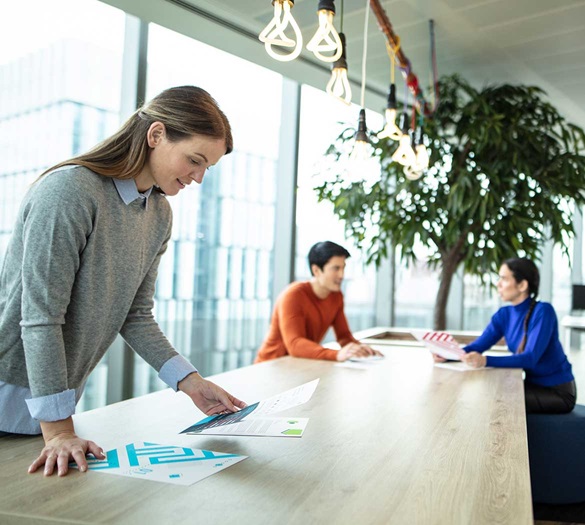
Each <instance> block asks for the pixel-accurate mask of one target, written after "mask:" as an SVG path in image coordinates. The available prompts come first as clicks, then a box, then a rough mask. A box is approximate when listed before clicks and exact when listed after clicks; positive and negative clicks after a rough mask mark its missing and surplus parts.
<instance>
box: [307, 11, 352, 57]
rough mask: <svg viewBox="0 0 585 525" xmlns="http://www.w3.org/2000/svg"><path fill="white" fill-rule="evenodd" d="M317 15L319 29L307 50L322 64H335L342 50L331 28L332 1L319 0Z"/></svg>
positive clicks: (333, 14)
mask: <svg viewBox="0 0 585 525" xmlns="http://www.w3.org/2000/svg"><path fill="white" fill-rule="evenodd" d="M317 15H318V17H319V27H318V28H317V31H316V32H315V35H314V36H313V38H311V40H310V41H309V43H308V44H307V49H308V50H309V51H311V52H312V53H313V54H314V55H315V57H317V58H318V59H319V60H321V61H322V62H335V61H336V60H338V59H339V57H340V56H341V53H342V51H343V49H342V43H341V39H340V38H339V34H338V33H337V31H336V30H335V27H333V17H334V16H335V5H334V3H333V0H319V6H318V7H317ZM324 52H325V53H331V52H333V54H332V55H324V54H323V53H324Z"/></svg>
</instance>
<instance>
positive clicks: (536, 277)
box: [503, 257, 540, 354]
mask: <svg viewBox="0 0 585 525" xmlns="http://www.w3.org/2000/svg"><path fill="white" fill-rule="evenodd" d="M503 264H505V265H506V266H507V267H508V268H509V269H510V271H511V272H512V275H513V276H514V280H515V281H516V282H517V283H521V282H522V281H524V280H525V281H526V282H527V283H528V296H529V297H531V298H532V301H531V303H530V308H529V309H528V312H527V313H526V316H525V317H524V323H523V325H524V336H523V337H522V341H520V344H519V345H518V349H517V350H516V353H517V354H521V353H522V352H524V348H525V347H526V339H527V338H528V323H529V322H530V318H531V317H532V312H533V311H534V308H535V306H536V304H537V303H538V301H537V300H536V297H537V296H538V289H539V287H540V274H539V273H538V268H537V267H536V264H534V263H533V262H532V261H531V260H530V259H527V258H526V257H523V258H514V259H507V260H505V261H504V263H503Z"/></svg>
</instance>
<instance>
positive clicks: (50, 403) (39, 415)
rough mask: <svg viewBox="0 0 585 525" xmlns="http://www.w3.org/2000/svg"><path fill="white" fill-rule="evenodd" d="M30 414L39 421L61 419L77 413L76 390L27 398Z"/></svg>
mask: <svg viewBox="0 0 585 525" xmlns="http://www.w3.org/2000/svg"><path fill="white" fill-rule="evenodd" d="M25 401H26V404H27V405H28V411H29V412H30V415H31V416H32V417H33V418H34V419H37V420H39V421H61V420H62V419H67V418H68V417H70V416H72V415H73V414H75V390H73V389H69V390H64V391H63V392H59V393H58V394H51V395H49V396H42V397H33V398H32V399H26V400H25Z"/></svg>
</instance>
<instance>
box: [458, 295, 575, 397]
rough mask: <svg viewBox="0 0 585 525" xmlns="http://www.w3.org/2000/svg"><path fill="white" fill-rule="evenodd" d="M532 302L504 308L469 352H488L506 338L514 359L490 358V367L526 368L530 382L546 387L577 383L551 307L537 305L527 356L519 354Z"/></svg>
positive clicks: (488, 362) (547, 304) (530, 324)
mask: <svg viewBox="0 0 585 525" xmlns="http://www.w3.org/2000/svg"><path fill="white" fill-rule="evenodd" d="M531 301H532V299H531V298H528V299H526V300H525V301H524V302H522V303H520V304H518V305H516V306H504V307H503V308H500V309H499V310H498V311H497V312H496V313H495V314H494V315H493V317H492V320H491V322H490V324H489V325H488V326H487V328H486V329H485V330H484V332H483V334H481V335H480V336H479V337H478V338H477V339H476V340H475V341H474V342H473V343H471V344H469V345H467V346H466V347H465V348H464V350H465V351H466V352H480V353H481V352H485V351H486V350H488V349H489V348H491V347H492V346H493V345H494V344H496V343H497V342H498V341H499V340H500V339H501V338H502V337H505V338H506V344H507V345H508V348H509V349H510V350H511V351H512V352H514V355H511V356H502V357H492V356H487V362H486V366H494V367H502V368H523V369H524V370H525V371H526V380H527V381H529V382H530V383H535V384H537V385H542V386H556V385H560V384H562V383H568V382H569V381H572V380H573V379H574V377H573V373H572V372H571V363H569V361H568V359H567V356H566V355H565V352H564V351H563V347H562V346H561V342H560V341H559V328H558V324H557V316H556V314H555V311H554V308H553V307H552V305H551V304H549V303H541V302H539V303H537V304H536V306H535V307H534V310H533V312H532V316H531V317H530V322H529V323H528V338H527V340H526V345H525V347H524V352H522V353H521V354H516V350H517V348H518V346H519V345H520V342H521V341H522V337H523V336H524V318H525V317H526V314H527V313H528V309H529V308H530V303H531Z"/></svg>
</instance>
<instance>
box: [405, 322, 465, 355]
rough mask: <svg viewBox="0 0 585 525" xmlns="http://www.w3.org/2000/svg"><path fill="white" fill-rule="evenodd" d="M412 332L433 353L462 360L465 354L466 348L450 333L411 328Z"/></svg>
mask: <svg viewBox="0 0 585 525" xmlns="http://www.w3.org/2000/svg"><path fill="white" fill-rule="evenodd" d="M410 333H411V334H412V335H413V336H414V337H415V338H416V339H417V340H419V341H421V342H422V343H423V344H424V345H425V346H426V347H427V348H428V349H429V350H430V351H431V352H432V353H433V354H436V355H438V356H440V357H444V358H445V359H452V360H455V361H461V357H462V356H464V355H465V350H463V349H462V348H461V347H460V346H459V344H458V343H457V341H455V339H453V336H452V335H450V334H447V333H445V332H432V331H426V330H411V331H410Z"/></svg>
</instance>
